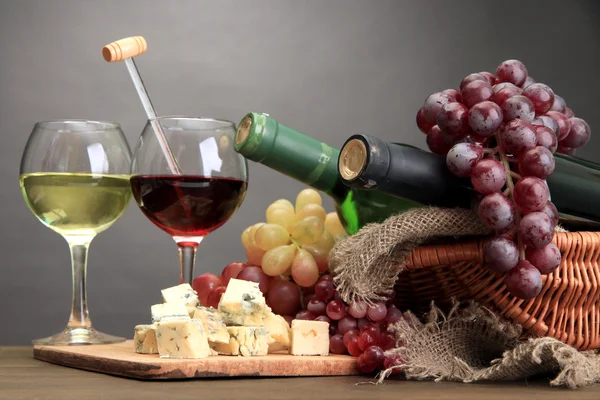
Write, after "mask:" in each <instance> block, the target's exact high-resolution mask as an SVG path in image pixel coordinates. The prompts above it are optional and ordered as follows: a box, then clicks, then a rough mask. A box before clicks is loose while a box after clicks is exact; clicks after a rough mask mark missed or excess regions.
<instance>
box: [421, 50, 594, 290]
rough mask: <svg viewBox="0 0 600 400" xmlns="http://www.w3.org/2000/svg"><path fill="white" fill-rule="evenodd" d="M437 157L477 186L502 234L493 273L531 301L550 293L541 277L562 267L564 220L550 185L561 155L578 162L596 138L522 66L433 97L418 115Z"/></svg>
mask: <svg viewBox="0 0 600 400" xmlns="http://www.w3.org/2000/svg"><path fill="white" fill-rule="evenodd" d="M417 126H418V127H419V129H420V130H421V131H422V132H423V133H425V134H426V135H427V145H428V147H429V149H430V150H431V151H432V152H434V153H437V154H442V155H446V164H447V166H448V169H449V170H450V171H451V172H452V173H453V174H454V175H457V176H459V177H463V178H467V177H470V178H471V183H472V185H473V187H474V189H475V190H476V191H477V192H478V193H480V194H481V196H482V198H481V201H480V203H479V206H478V215H479V218H480V219H481V221H482V223H483V224H484V225H485V226H487V227H488V228H489V229H490V230H492V231H494V232H495V233H496V236H495V237H494V238H493V239H491V240H490V241H489V242H488V243H487V244H486V245H485V247H484V250H483V251H484V259H485V264H486V265H487V267H488V268H490V269H491V270H493V271H496V272H500V273H506V276H505V283H506V287H507V289H508V290H509V291H510V292H511V293H512V294H513V295H515V296H517V297H519V298H523V299H529V298H533V297H535V296H537V295H538V294H539V293H540V292H541V290H542V278H541V274H548V273H551V272H552V271H554V270H555V269H556V268H557V267H558V265H559V264H560V261H561V254H560V251H559V249H558V248H557V247H556V246H555V245H554V244H552V238H553V236H554V228H555V226H556V224H557V223H558V212H557V210H556V207H555V206H554V205H553V204H552V202H551V201H550V194H549V190H548V186H547V184H546V182H545V179H546V178H547V177H548V176H550V174H552V172H553V171H554V167H555V164H554V156H553V154H554V153H555V152H559V153H564V154H569V155H573V154H574V153H575V150H576V149H578V148H581V147H583V146H584V145H585V144H586V143H587V142H588V140H589V138H590V134H591V130H590V127H589V125H588V124H587V123H586V122H585V121H584V120H583V119H581V118H577V117H575V116H574V114H573V111H571V109H570V108H568V107H567V106H566V103H565V101H564V100H563V98H562V97H560V96H558V95H556V94H554V92H553V91H552V89H551V88H550V87H548V86H547V85H544V84H542V83H536V82H535V81H534V80H533V79H532V78H531V77H530V76H529V75H528V72H527V69H526V67H525V65H523V63H522V62H520V61H518V60H507V61H504V62H503V63H502V64H500V65H499V66H498V68H497V69H496V75H495V76H494V75H493V74H491V73H489V72H480V73H473V74H470V75H468V76H467V77H466V78H464V79H463V80H462V82H461V83H460V86H459V90H455V89H447V90H444V91H442V92H438V93H434V94H432V95H430V96H429V97H428V98H427V99H426V100H425V103H424V105H423V107H422V108H421V109H420V110H419V111H418V113H417Z"/></svg>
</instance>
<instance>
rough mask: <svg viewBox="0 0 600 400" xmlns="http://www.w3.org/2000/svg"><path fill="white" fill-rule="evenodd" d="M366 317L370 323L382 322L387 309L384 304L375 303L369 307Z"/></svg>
mask: <svg viewBox="0 0 600 400" xmlns="http://www.w3.org/2000/svg"><path fill="white" fill-rule="evenodd" d="M367 315H368V316H369V319H370V320H371V321H375V322H378V321H383V320H384V319H385V317H386V315H387V307H386V305H385V303H383V302H380V303H375V304H374V305H372V306H369V308H368V310H367Z"/></svg>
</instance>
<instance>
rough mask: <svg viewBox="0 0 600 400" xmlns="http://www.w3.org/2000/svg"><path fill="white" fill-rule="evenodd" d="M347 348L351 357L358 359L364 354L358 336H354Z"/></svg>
mask: <svg viewBox="0 0 600 400" xmlns="http://www.w3.org/2000/svg"><path fill="white" fill-rule="evenodd" d="M346 347H347V348H348V353H350V355H351V356H353V357H358V356H360V355H361V354H362V350H361V349H360V346H359V345H358V336H354V337H353V338H352V339H350V341H349V342H348V344H347V345H346Z"/></svg>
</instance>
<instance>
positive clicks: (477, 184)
mask: <svg viewBox="0 0 600 400" xmlns="http://www.w3.org/2000/svg"><path fill="white" fill-rule="evenodd" d="M471 183H472V184H473V187H474V188H475V190H476V191H477V192H479V193H481V194H491V193H494V192H498V191H500V189H502V188H503V187H504V184H505V183H506V171H505V170H504V166H503V165H502V163H500V161H498V160H496V159H493V158H486V159H484V160H481V161H479V162H478V163H477V164H476V165H475V167H474V168H473V171H471Z"/></svg>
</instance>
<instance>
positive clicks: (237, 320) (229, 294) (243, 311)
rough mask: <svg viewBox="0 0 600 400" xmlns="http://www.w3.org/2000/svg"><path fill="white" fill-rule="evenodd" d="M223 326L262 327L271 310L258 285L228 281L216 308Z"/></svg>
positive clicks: (233, 280)
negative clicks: (221, 318)
mask: <svg viewBox="0 0 600 400" xmlns="http://www.w3.org/2000/svg"><path fill="white" fill-rule="evenodd" d="M218 309H219V312H220V313H221V315H222V317H223V322H225V325H243V326H262V325H264V320H265V318H266V317H267V314H268V313H269V312H271V308H269V306H267V304H266V303H265V298H264V296H263V294H262V292H261V291H260V289H259V288H258V283H256V282H249V281H243V280H240V279H230V280H229V284H228V285H227V289H225V293H223V296H222V297H221V301H220V302H219V306H218Z"/></svg>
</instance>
